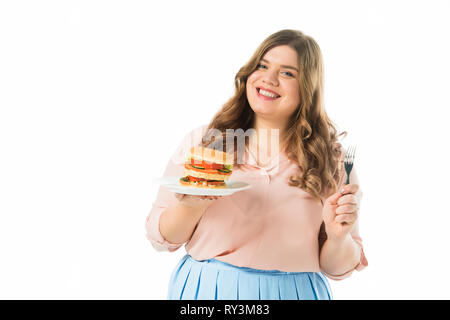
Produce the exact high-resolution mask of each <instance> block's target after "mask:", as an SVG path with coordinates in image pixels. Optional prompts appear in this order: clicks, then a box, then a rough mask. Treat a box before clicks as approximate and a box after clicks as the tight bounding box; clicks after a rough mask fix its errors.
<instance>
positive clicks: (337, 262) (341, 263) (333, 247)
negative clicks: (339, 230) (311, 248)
mask: <svg viewBox="0 0 450 320" xmlns="http://www.w3.org/2000/svg"><path fill="white" fill-rule="evenodd" d="M360 260H361V247H360V246H359V245H358V244H357V243H356V242H355V241H354V240H353V238H352V236H351V235H350V233H347V235H346V236H345V237H343V238H335V239H333V238H330V237H328V238H327V240H326V241H325V243H324V244H323V246H322V250H321V251H320V267H321V269H322V270H323V271H324V272H325V273H327V274H329V275H331V276H339V275H342V274H345V273H347V272H348V271H349V270H353V269H355V267H356V266H357V265H358V264H359V262H360Z"/></svg>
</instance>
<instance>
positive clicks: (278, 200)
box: [146, 125, 367, 280]
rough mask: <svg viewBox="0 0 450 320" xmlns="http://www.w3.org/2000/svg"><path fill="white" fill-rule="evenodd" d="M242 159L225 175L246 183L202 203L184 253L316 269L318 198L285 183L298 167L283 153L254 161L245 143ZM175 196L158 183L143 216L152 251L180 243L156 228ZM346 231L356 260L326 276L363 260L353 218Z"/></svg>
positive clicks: (197, 134)
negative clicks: (261, 161)
mask: <svg viewBox="0 0 450 320" xmlns="http://www.w3.org/2000/svg"><path fill="white" fill-rule="evenodd" d="M206 128H207V125H203V126H201V127H199V128H197V129H194V130H193V131H191V133H190V134H188V135H187V136H186V137H185V139H184V140H183V141H182V142H181V144H180V146H179V147H178V149H177V150H176V152H175V154H174V155H173V156H172V158H171V159H170V161H169V163H168V165H167V167H166V170H165V172H164V175H163V176H165V177H167V176H176V177H182V176H183V175H184V161H185V160H186V158H187V156H188V154H189V146H192V145H194V144H195V145H197V144H198V143H199V142H201V137H202V135H201V133H202V132H204V130H205V129H206ZM244 160H245V164H244V168H243V169H237V168H236V167H235V168H234V169H233V172H232V176H231V178H230V179H231V180H235V181H244V182H246V183H249V184H251V188H249V189H247V190H243V191H239V192H236V193H234V194H232V195H229V196H223V197H221V198H219V199H218V200H215V201H214V202H213V203H212V204H211V205H210V206H209V207H208V209H207V210H206V211H205V213H204V214H203V216H202V217H201V219H200V221H199V222H198V225H197V227H196V229H195V231H194V233H193V234H192V237H191V239H190V240H189V241H188V242H187V243H186V244H185V249H186V251H187V253H188V254H190V255H191V256H192V257H193V258H194V259H196V260H204V259H210V258H215V259H217V260H220V261H223V262H227V263H230V264H233V265H236V266H240V267H248V268H254V269H263V270H280V271H287V272H321V271H322V270H321V268H320V265H319V234H320V229H321V228H320V227H321V224H322V217H321V212H322V204H320V203H318V202H316V201H315V200H314V199H313V197H312V196H311V195H310V194H309V193H307V192H305V191H303V190H302V189H300V188H298V187H291V186H289V185H288V183H287V182H288V181H289V177H290V176H291V175H293V174H294V173H296V171H297V170H300V169H299V168H298V166H297V165H296V164H295V163H294V162H292V161H291V160H290V159H288V158H287V156H286V155H285V154H284V153H280V155H279V157H275V159H273V161H272V162H271V163H270V164H269V165H268V166H266V167H260V166H258V165H257V163H256V161H255V159H254V157H253V155H252V154H251V153H250V152H248V149H246V152H245V158H244ZM344 178H346V177H342V180H341V181H342V182H341V185H342V184H343V182H344V181H345V180H344ZM322 200H323V201H325V198H322ZM178 201H179V200H178V199H177V198H176V197H175V194H174V193H172V192H171V191H169V190H167V189H166V188H165V187H163V186H161V187H160V189H159V191H158V195H157V197H156V200H155V202H154V203H153V206H152V209H151V211H150V214H149V215H148V217H147V220H146V231H147V238H148V239H149V240H150V242H151V243H152V245H153V246H154V247H155V249H156V250H158V251H163V250H165V251H175V250H177V249H178V248H180V247H181V246H182V245H183V243H170V242H168V241H167V240H165V239H164V238H163V236H162V235H161V233H160V231H159V218H160V216H161V214H162V213H163V211H164V210H165V209H167V208H168V207H169V206H173V205H176V204H177V203H178ZM205 201H207V200H205ZM321 236H322V235H321ZM351 236H352V238H353V239H354V241H355V242H356V243H357V244H358V245H359V246H360V247H361V260H360V261H359V263H358V264H357V265H356V266H355V267H354V268H353V269H351V270H348V272H346V273H344V274H342V275H338V276H336V275H328V274H326V273H324V274H325V275H326V276H327V277H329V278H331V279H334V280H340V279H344V278H346V277H348V276H350V274H351V273H352V272H353V271H354V270H355V269H356V270H361V269H363V268H364V267H365V266H367V259H366V257H365V255H364V251H363V246H362V239H361V237H360V235H359V231H358V223H355V225H354V228H353V229H352V231H351ZM322 272H323V271H322Z"/></svg>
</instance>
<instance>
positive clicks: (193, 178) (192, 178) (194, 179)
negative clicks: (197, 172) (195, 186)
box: [188, 176, 206, 181]
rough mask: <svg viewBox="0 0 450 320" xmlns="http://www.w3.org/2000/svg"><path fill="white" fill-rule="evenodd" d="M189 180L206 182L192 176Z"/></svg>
mask: <svg viewBox="0 0 450 320" xmlns="http://www.w3.org/2000/svg"><path fill="white" fill-rule="evenodd" d="M188 178H189V180H191V181H205V180H206V179H203V178H196V177H191V176H188Z"/></svg>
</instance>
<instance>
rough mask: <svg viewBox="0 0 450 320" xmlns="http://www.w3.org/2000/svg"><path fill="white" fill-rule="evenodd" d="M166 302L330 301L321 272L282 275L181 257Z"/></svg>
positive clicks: (327, 288)
mask: <svg viewBox="0 0 450 320" xmlns="http://www.w3.org/2000/svg"><path fill="white" fill-rule="evenodd" d="M167 298H168V299H169V300H331V299H332V295H331V290H330V286H329V283H328V280H327V279H326V278H325V276H324V275H323V274H322V273H321V272H283V271H278V270H258V269H251V268H245V267H237V266H234V265H231V264H229V263H225V262H222V261H219V260H216V259H209V260H203V261H197V260H195V259H193V258H192V257H191V256H190V255H188V254H187V255H185V256H184V257H183V258H182V259H181V260H180V262H179V263H178V265H177V266H176V268H175V269H174V271H173V272H172V276H171V278H170V282H169V292H168V297H167Z"/></svg>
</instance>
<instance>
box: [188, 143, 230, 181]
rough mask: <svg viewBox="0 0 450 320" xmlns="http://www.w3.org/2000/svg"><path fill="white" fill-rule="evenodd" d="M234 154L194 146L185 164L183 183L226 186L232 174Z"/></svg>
mask: <svg viewBox="0 0 450 320" xmlns="http://www.w3.org/2000/svg"><path fill="white" fill-rule="evenodd" d="M233 163H234V159H233V155H231V154H228V153H226V152H223V151H219V150H214V149H210V148H205V147H200V146H198V147H192V148H191V149H190V154H189V156H188V158H187V160H186V162H185V164H184V168H185V172H184V176H183V177H181V178H180V183H181V185H184V186H192V187H199V188H226V183H225V181H226V180H228V179H229V178H230V176H231V172H232V169H233Z"/></svg>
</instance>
